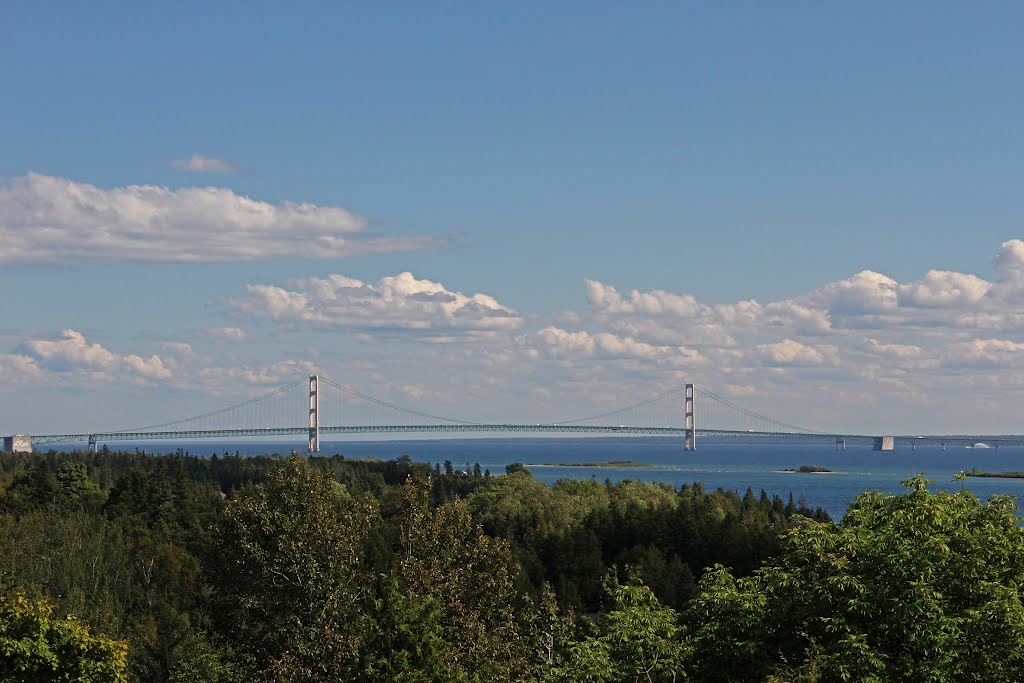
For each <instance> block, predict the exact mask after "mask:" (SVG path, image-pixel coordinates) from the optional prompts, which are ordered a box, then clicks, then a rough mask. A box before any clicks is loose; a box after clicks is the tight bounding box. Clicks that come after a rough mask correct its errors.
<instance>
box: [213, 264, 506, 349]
mask: <svg viewBox="0 0 1024 683" xmlns="http://www.w3.org/2000/svg"><path fill="white" fill-rule="evenodd" d="M294 287H295V288H296V289H285V288H283V287H278V286H276V285H248V286H247V287H246V296H244V297H241V298H237V299H233V300H232V301H231V304H232V305H233V306H234V307H235V308H237V309H238V310H240V311H243V312H245V313H249V314H251V315H254V316H257V317H263V318H269V319H270V320H273V321H276V322H281V323H289V324H302V325H312V326H318V327H331V328H343V329H350V330H353V331H357V332H367V333H377V334H381V333H385V334H386V333H390V332H393V331H395V330H401V331H403V332H405V333H407V334H413V335H417V336H418V338H421V339H425V340H429V341H447V340H453V339H456V338H458V336H459V334H460V333H472V332H475V333H487V332H495V331H511V330H515V329H517V328H518V327H519V326H520V325H522V322H523V320H522V317H521V316H520V315H519V314H518V313H517V312H516V311H514V310H513V309H511V308H509V307H507V306H504V305H502V304H501V303H499V302H498V301H497V300H496V299H495V298H494V297H491V296H488V295H486V294H473V295H472V296H466V295H465V294H462V293H461V292H457V291H451V290H448V289H447V288H446V287H445V286H444V285H442V284H441V283H439V282H432V281H430V280H420V279H417V278H416V277H415V276H413V274H412V273H408V272H405V273H399V274H398V275H394V276H388V277H383V278H381V279H380V280H378V281H377V282H376V283H364V282H362V281H360V280H355V279H353V278H349V277H346V276H344V275H329V276H328V277H326V278H311V279H308V280H300V281H298V282H296V283H294Z"/></svg>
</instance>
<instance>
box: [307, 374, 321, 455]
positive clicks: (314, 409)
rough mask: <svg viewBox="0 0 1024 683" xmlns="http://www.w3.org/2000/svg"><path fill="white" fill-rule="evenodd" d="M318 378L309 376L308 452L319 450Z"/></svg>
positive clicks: (317, 451)
mask: <svg viewBox="0 0 1024 683" xmlns="http://www.w3.org/2000/svg"><path fill="white" fill-rule="evenodd" d="M319 389H320V378H319V376H318V375H310V376H309V452H310V453H319V452H320V397H319V394H318V391H319Z"/></svg>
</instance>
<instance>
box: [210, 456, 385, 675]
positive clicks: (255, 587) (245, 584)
mask: <svg viewBox="0 0 1024 683" xmlns="http://www.w3.org/2000/svg"><path fill="white" fill-rule="evenodd" d="M377 519H379V515H378V512H377V508H376V505H375V504H374V503H372V502H371V501H367V500H365V499H361V498H355V497H353V496H351V495H349V494H348V493H347V492H346V491H345V490H344V487H342V486H341V485H340V484H336V483H335V482H334V481H333V480H332V479H331V477H330V474H329V473H324V472H321V471H317V470H315V469H313V468H312V467H310V465H309V464H308V463H307V462H306V461H304V460H301V459H299V458H298V457H297V456H292V457H291V458H290V459H289V460H288V461H287V462H286V463H285V464H284V465H283V466H282V467H281V468H280V469H278V470H277V471H276V472H274V473H273V474H272V475H271V476H270V477H269V478H268V479H267V480H266V481H265V482H263V483H262V484H260V485H258V486H256V487H254V488H252V489H250V490H248V491H246V492H244V493H243V494H241V495H240V496H239V497H238V498H237V499H236V500H233V501H231V502H230V504H229V505H228V506H227V508H226V510H225V521H224V541H225V543H224V547H225V554H226V556H225V560H226V561H225V564H224V566H223V568H222V569H223V573H222V574H221V575H220V579H221V581H222V591H223V600H222V601H221V605H222V608H223V609H224V610H225V611H226V613H227V616H228V622H229V624H228V626H229V631H228V632H230V633H231V634H232V637H233V638H234V639H235V640H236V642H237V644H238V646H239V648H240V649H241V650H242V652H243V653H244V654H245V655H247V656H248V657H249V658H250V661H251V663H252V664H253V665H254V666H255V668H256V669H257V670H258V671H259V672H260V677H261V678H262V679H264V680H281V681H323V680H339V679H340V680H345V679H349V678H351V676H352V673H353V672H354V671H355V670H356V667H357V665H358V658H359V649H360V640H361V635H362V631H363V628H362V613H361V609H360V605H361V604H362V602H363V600H364V599H365V597H366V594H367V587H368V583H370V582H368V581H367V576H366V575H365V573H364V572H363V571H362V569H361V550H362V547H361V546H362V540H363V538H364V536H365V535H366V533H367V530H368V529H369V528H370V526H371V525H372V524H373V523H374V522H375V521H376V520H377Z"/></svg>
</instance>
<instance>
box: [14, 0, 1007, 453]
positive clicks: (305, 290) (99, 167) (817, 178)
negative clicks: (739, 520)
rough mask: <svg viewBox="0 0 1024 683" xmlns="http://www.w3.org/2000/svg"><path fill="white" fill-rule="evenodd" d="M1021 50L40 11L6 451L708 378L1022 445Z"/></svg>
mask: <svg viewBox="0 0 1024 683" xmlns="http://www.w3.org/2000/svg"><path fill="white" fill-rule="evenodd" d="M1022 29H1024V9H1022V8H1021V6H1020V5H1019V4H1018V3H998V2H991V3H983V4H981V5H972V6H967V5H965V4H962V3H940V2H930V3H899V4H894V3H847V4H844V5H839V4H835V3H832V4H821V3H787V4H784V5H779V4H776V5H770V4H766V3H716V4H711V3H703V4H698V3H657V2H652V3H644V4H640V5H638V4H635V3H597V2H594V3H586V4H583V3H557V4H556V3H540V2H522V3H473V4H469V3H454V2H453V3H445V2H435V3H397V2H396V3H336V4H327V3H322V4H317V3H307V4H302V5H299V6H295V5H285V4H278V5H275V4H271V3H262V4H260V5H259V6H258V9H257V8H254V6H253V5H251V4H247V3H217V4H216V5H213V6H210V5H209V4H205V3H204V4H200V3H173V4H172V3H168V4H166V5H164V6H162V7H156V6H152V5H149V6H147V5H128V4H120V5H118V4H116V3H88V4H77V5H72V4H66V5H62V4H47V3H18V2H14V3H5V4H4V5H3V6H0V63H2V65H3V76H2V79H0V110H2V111H3V112H4V114H3V119H2V121H3V125H2V126H0V178H2V181H0V297H2V298H0V313H2V314H3V318H4V320H3V322H2V323H0V431H3V432H4V433H10V432H14V431H34V432H40V431H49V430H51V428H52V427H56V428H58V429H61V430H63V429H78V428H82V429H101V428H102V429H106V428H118V427H121V426H125V425H128V424H136V423H138V422H140V421H142V422H146V421H151V420H153V419H161V418H164V417H170V416H171V415H168V413H171V414H173V415H184V414H190V413H192V412H202V411H203V410H205V409H209V408H213V407H217V406H219V405H222V404H223V403H225V402H230V401H231V400H232V398H234V397H245V396H249V395H253V394H257V393H260V392H262V391H265V390H266V389H268V388H271V387H272V386H274V383H275V382H278V383H281V384H283V383H284V382H286V381H288V380H289V379H291V378H292V377H293V376H301V375H302V374H303V373H306V372H307V371H308V369H309V368H317V369H319V370H321V371H322V372H324V373H325V374H328V375H329V376H331V377H332V378H334V379H336V380H338V381H343V382H345V383H346V384H351V385H353V386H356V387H358V388H360V389H361V390H363V391H366V392H367V393H370V394H374V395H378V396H382V397H384V398H388V399H391V400H395V401H396V402H400V403H405V404H413V405H421V406H422V405H435V406H438V405H439V406H443V407H447V408H450V409H451V410H452V411H454V412H455V413H458V414H464V415H465V414H474V412H475V411H480V410H485V412H486V413H487V415H486V417H493V418H498V419H502V420H503V421H504V420H505V418H506V417H508V418H509V419H511V418H517V417H522V418H523V419H541V417H542V416H550V415H552V413H558V414H560V411H563V410H564V411H567V412H569V413H573V414H575V413H579V412H581V411H582V412H586V411H588V410H590V409H591V408H596V409H603V408H606V407H609V406H610V405H614V404H616V403H617V402H619V401H621V400H623V399H628V400H631V399H634V398H637V399H639V398H643V397H645V396H648V395H652V394H655V393H658V392H659V391H660V390H662V389H664V388H666V387H669V386H673V385H675V384H678V383H680V382H681V381H683V380H685V379H691V378H692V379H696V380H697V381H699V382H701V383H702V384H705V385H707V386H709V387H711V388H713V389H714V390H716V391H718V392H719V393H722V394H725V395H729V396H732V397H734V398H735V399H736V400H737V401H739V402H741V403H744V404H745V405H750V406H751V407H753V408H755V409H758V410H762V411H764V412H767V413H770V414H773V415H778V416H779V417H780V418H781V419H786V420H789V421H793V422H797V423H801V424H812V425H816V426H821V427H822V428H827V429H844V430H867V431H885V430H891V431H907V432H913V431H940V432H955V431H967V430H976V431H981V430H992V431H1003V432H1022V431H1024V424H1021V423H1020V420H1019V417H1018V414H1017V411H1016V410H1015V407H1016V406H1017V405H1019V399H1020V398H1021V390H1022V388H1024V296H1022V292H1024V284H1022V283H1024V278H1022V277H1021V274H1022V273H1024V266H1022V264H1024V244H1020V243H1018V242H1016V241H1015V240H1018V239H1019V238H1022V237H1024V235H1022V234H1021V233H1022V226H1021V216H1022V208H1024V187H1022V185H1024V183H1022V180H1024V170H1022V165H1021V159H1022V158H1024V155H1022V152H1024V140H1022V133H1021V125H1020V121H1022V120H1024V89H1022V88H1021V87H1020V73H1021V69H1022V67H1024V64H1022V62H1024V58H1022V54H1024V53H1022V52H1021V49H1020V43H1019V36H1020V33H1021V30H1022ZM403 273H409V274H410V275H408V276H404V275H402V274H403ZM332 276H333V277H332ZM588 283H589V284H588ZM634 290H635V294H633V293H632V292H633V291H634ZM751 301H755V302H756V303H754V304H751V303H750V302H751ZM186 345H187V349H186ZM953 392H956V395H957V396H960V397H961V400H962V401H963V403H962V404H961V405H954V404H953V402H952V401H951V400H949V396H951V395H953ZM481 406H486V408H481Z"/></svg>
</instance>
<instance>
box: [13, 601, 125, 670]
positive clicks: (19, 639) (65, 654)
mask: <svg viewBox="0 0 1024 683" xmlns="http://www.w3.org/2000/svg"><path fill="white" fill-rule="evenodd" d="M127 652H128V648H127V646H126V645H125V644H124V643H122V642H118V641H114V640H108V639H107V638H104V637H102V636H97V635H93V634H91V633H89V629H88V627H86V626H85V625H83V624H82V623H80V622H79V621H77V620H76V619H75V618H74V617H67V618H66V619H62V618H59V617H56V618H55V617H54V616H53V606H52V605H51V604H50V603H49V602H47V601H45V600H41V601H39V602H31V601H29V600H28V599H26V598H25V597H24V596H23V595H21V594H15V595H14V596H13V597H11V598H4V597H0V681H9V682H10V683H58V682H60V683H65V682H66V683H72V682H73V681H74V682H78V681H90V683H123V682H124V681H126V680H127V678H126V674H125V660H126V656H127Z"/></svg>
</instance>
